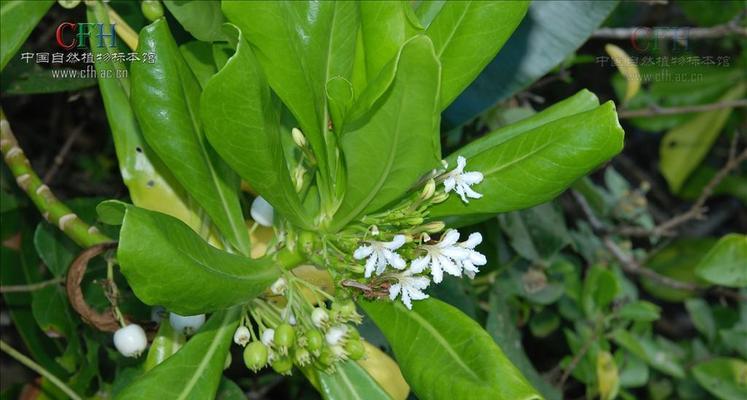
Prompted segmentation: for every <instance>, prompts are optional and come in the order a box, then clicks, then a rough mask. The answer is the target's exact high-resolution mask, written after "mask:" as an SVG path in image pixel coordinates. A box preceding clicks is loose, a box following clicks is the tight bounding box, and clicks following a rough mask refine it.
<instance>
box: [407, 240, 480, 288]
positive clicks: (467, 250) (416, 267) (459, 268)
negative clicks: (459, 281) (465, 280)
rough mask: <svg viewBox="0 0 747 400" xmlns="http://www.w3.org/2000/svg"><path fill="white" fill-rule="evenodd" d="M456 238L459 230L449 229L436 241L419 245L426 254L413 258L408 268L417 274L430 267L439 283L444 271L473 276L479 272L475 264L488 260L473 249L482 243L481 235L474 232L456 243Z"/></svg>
mask: <svg viewBox="0 0 747 400" xmlns="http://www.w3.org/2000/svg"><path fill="white" fill-rule="evenodd" d="M458 240H459V232H457V231H456V230H455V229H449V230H447V231H446V232H444V235H443V236H442V237H441V240H440V241H439V242H438V243H436V244H432V245H423V246H420V248H421V249H424V250H425V251H426V254H425V255H424V256H422V257H418V258H416V259H414V260H413V261H412V263H411V264H410V269H412V270H413V273H416V274H417V273H420V272H423V271H424V270H425V269H426V268H430V270H431V275H432V276H433V282H435V283H441V281H442V280H443V277H444V271H445V272H446V273H448V274H449V275H453V276H461V275H462V273H464V274H465V275H467V276H468V277H470V278H474V277H475V274H476V273H478V272H480V271H479V270H478V269H477V266H478V265H485V264H486V263H487V262H488V260H487V259H486V258H485V256H484V255H482V254H480V252H478V251H475V250H474V249H475V247H476V246H477V245H478V244H480V243H482V235H481V234H480V233H478V232H475V233H473V234H471V235H469V238H467V240H466V241H464V242H461V243H457V241H458Z"/></svg>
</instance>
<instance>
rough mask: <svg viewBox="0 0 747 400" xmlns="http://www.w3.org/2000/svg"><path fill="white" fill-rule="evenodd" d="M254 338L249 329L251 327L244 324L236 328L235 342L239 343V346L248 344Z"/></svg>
mask: <svg viewBox="0 0 747 400" xmlns="http://www.w3.org/2000/svg"><path fill="white" fill-rule="evenodd" d="M251 339H252V334H251V332H250V331H249V328H247V327H245V326H244V325H241V326H239V327H238V328H236V332H234V334H233V342H234V343H236V344H238V345H239V346H246V344H247V343H249V341H250V340H251Z"/></svg>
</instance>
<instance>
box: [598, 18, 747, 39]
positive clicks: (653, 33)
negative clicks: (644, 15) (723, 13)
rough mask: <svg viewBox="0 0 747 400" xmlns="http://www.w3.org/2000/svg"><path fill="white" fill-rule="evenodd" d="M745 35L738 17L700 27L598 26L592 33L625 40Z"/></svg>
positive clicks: (710, 37)
mask: <svg viewBox="0 0 747 400" xmlns="http://www.w3.org/2000/svg"><path fill="white" fill-rule="evenodd" d="M731 35H736V36H745V37H747V28H744V27H742V26H740V25H739V18H735V19H734V20H732V21H731V22H728V23H726V24H722V25H716V26H711V27H707V28H702V27H692V28H691V27H687V26H682V27H662V28H650V27H644V26H634V27H628V28H599V29H597V30H596V31H595V32H594V33H593V34H592V35H591V37H592V38H595V39H618V40H625V39H631V38H633V37H635V38H636V39H650V38H656V39H670V40H688V39H716V38H721V37H724V36H731Z"/></svg>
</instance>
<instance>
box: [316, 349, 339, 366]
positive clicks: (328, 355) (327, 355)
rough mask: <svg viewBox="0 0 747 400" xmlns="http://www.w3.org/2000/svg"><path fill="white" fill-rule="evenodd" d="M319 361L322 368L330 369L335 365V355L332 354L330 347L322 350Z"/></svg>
mask: <svg viewBox="0 0 747 400" xmlns="http://www.w3.org/2000/svg"><path fill="white" fill-rule="evenodd" d="M317 360H318V361H319V364H321V365H322V367H329V366H331V365H332V364H334V363H335V355H334V354H332V350H331V349H330V348H329V347H327V346H324V347H322V349H321V350H320V352H319V357H317Z"/></svg>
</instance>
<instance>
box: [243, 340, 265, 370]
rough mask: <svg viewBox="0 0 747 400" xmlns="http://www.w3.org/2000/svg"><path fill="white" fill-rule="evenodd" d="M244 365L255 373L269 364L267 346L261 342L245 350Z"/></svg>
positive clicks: (250, 345)
mask: <svg viewBox="0 0 747 400" xmlns="http://www.w3.org/2000/svg"><path fill="white" fill-rule="evenodd" d="M244 364H246V367H247V368H249V369H251V370H252V371H254V372H257V371H259V370H260V369H262V367H264V366H265V364H267V346H265V345H264V344H262V343H261V342H251V343H249V345H248V346H246V348H244Z"/></svg>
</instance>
